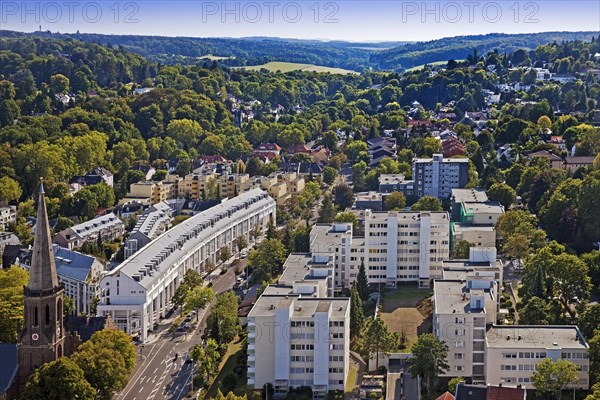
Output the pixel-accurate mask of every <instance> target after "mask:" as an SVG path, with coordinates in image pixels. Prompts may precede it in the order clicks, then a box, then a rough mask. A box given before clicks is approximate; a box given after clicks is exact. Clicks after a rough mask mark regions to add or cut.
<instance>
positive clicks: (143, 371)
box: [123, 341, 167, 399]
mask: <svg viewBox="0 0 600 400" xmlns="http://www.w3.org/2000/svg"><path fill="white" fill-rule="evenodd" d="M165 344H167V342H166V341H165V342H163V344H161V345H160V347H159V348H158V350H157V351H156V353H155V354H154V356H152V358H151V359H147V360H146V361H147V362H148V364H147V365H146V367H145V368H144V369H143V370H141V371H140V372H139V375H142V374H143V373H145V372H146V370H147V369H148V367H149V366H150V364H152V361H153V360H154V359H155V358H156V356H157V355H158V353H159V352H160V349H162V348H163V346H164V345H165ZM155 347H156V345H154V344H153V345H152V349H150V353H151V352H152V350H154V348H155ZM144 376H145V375H144ZM135 381H136V380H133V383H134V382H135ZM134 387H135V385H134V384H132V385H131V387H130V388H129V390H128V391H127V392H125V393H124V394H123V398H125V399H126V398H127V395H128V394H129V392H131V389H133V388H134Z"/></svg>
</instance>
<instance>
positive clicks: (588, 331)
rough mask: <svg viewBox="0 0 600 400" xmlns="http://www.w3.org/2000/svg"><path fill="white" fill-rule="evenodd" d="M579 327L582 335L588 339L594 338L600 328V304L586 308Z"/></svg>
mask: <svg viewBox="0 0 600 400" xmlns="http://www.w3.org/2000/svg"><path fill="white" fill-rule="evenodd" d="M577 325H578V326H579V328H580V329H581V333H583V336H585V337H586V339H588V340H589V339H591V338H592V337H593V336H594V331H595V330H596V329H598V328H599V327H600V304H598V303H596V304H592V305H590V306H588V307H586V308H585V310H584V311H583V313H581V316H580V317H579V321H578V322H577Z"/></svg>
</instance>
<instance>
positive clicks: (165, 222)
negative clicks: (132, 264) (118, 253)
mask: <svg viewBox="0 0 600 400" xmlns="http://www.w3.org/2000/svg"><path fill="white" fill-rule="evenodd" d="M172 217H173V210H172V209H171V207H170V206H169V205H168V204H167V203H166V202H162V203H157V204H155V205H153V206H150V207H149V208H148V209H147V210H146V211H144V213H143V214H142V215H140V216H139V217H138V220H137V223H136V225H135V227H134V228H133V231H131V234H130V235H129V237H128V238H127V241H126V242H125V258H126V259H127V258H129V257H131V256H132V255H133V254H135V253H136V252H137V251H138V250H139V249H141V248H142V247H144V246H145V245H147V244H148V243H150V242H151V241H152V240H154V239H156V238H157V237H159V236H160V235H162V234H163V233H164V232H165V231H167V230H168V229H169V228H171V220H172Z"/></svg>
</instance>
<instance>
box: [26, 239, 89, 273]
mask: <svg viewBox="0 0 600 400" xmlns="http://www.w3.org/2000/svg"><path fill="white" fill-rule="evenodd" d="M52 250H53V252H54V263H55V265H56V273H57V274H58V275H60V276H64V277H67V278H71V279H75V280H78V281H81V282H85V281H86V279H87V276H88V274H89V272H90V269H91V268H92V265H93V264H94V261H96V259H95V258H94V257H92V256H89V255H87V254H83V253H79V252H76V251H73V250H69V249H65V248H64V247H60V246H59V245H57V244H53V245H52ZM20 258H21V262H22V263H24V264H27V265H31V251H29V250H25V251H23V252H22V253H21V255H20Z"/></svg>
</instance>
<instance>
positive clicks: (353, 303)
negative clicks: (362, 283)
mask: <svg viewBox="0 0 600 400" xmlns="http://www.w3.org/2000/svg"><path fill="white" fill-rule="evenodd" d="M364 323H365V314H364V311H363V304H362V300H361V298H360V295H359V294H358V289H357V288H356V283H353V284H352V289H351V290H350V336H351V337H352V338H355V337H357V336H358V335H360V333H361V332H362V328H363V325H364Z"/></svg>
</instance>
